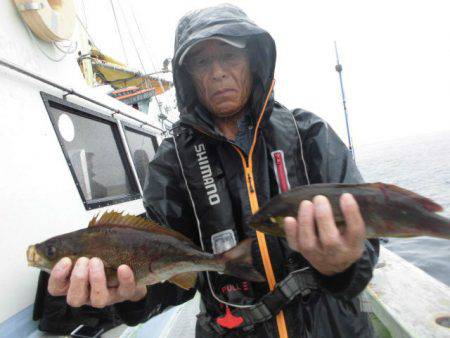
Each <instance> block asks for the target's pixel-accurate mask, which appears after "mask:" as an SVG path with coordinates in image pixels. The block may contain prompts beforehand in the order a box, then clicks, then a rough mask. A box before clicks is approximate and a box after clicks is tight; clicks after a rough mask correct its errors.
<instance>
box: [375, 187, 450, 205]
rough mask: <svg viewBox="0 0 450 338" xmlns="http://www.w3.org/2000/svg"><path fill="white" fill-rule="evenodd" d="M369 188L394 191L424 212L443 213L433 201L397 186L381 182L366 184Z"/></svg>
mask: <svg viewBox="0 0 450 338" xmlns="http://www.w3.org/2000/svg"><path fill="white" fill-rule="evenodd" d="M368 185H369V186H373V187H374V188H377V189H380V190H382V191H383V190H392V191H395V192H397V193H399V194H402V195H405V196H407V197H409V198H412V199H413V200H415V201H416V202H417V203H419V204H420V205H422V206H423V207H424V208H425V209H426V210H428V211H431V212H439V211H443V210H444V209H443V208H442V206H440V205H439V204H437V203H436V202H434V201H433V200H431V199H429V198H427V197H425V196H422V195H419V194H417V193H415V192H414V191H411V190H407V189H404V188H401V187H399V186H396V185H394V184H386V183H382V182H377V183H370V184H368Z"/></svg>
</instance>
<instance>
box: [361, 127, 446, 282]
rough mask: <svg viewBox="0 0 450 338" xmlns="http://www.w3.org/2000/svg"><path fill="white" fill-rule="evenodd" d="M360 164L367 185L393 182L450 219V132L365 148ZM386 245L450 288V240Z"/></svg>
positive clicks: (395, 240) (410, 240) (394, 241)
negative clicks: (433, 204)
mask: <svg viewBox="0 0 450 338" xmlns="http://www.w3.org/2000/svg"><path fill="white" fill-rule="evenodd" d="M356 163H357V165H358V167H359V169H360V171H361V173H362V175H363V177H364V180H365V181H366V182H378V181H380V182H384V183H393V184H396V185H399V186H401V187H403V188H406V189H409V190H412V191H415V192H417V193H419V194H421V195H424V196H426V197H429V198H431V199H433V200H434V201H435V202H437V203H438V204H440V205H442V207H443V208H444V211H443V212H442V213H441V214H442V215H444V216H446V217H449V218H450V131H447V132H436V133H432V134H418V135H414V136H409V137H406V138H402V139H397V140H394V141H384V142H378V143H373V144H371V145H366V146H364V145H363V146H361V147H358V148H357V149H356ZM384 245H385V247H386V248H388V249H389V250H392V251H393V252H395V253H397V254H398V255H399V256H401V257H403V258H404V259H406V260H407V261H409V262H411V263H413V264H414V265H416V266H417V267H419V268H421V269H422V270H424V271H425V272H427V273H428V274H430V275H431V276H433V277H435V278H436V279H438V280H440V281H441V282H443V283H445V284H447V285H449V286H450V240H446V239H439V238H432V237H415V238H407V239H398V238H388V242H387V243H385V244H384Z"/></svg>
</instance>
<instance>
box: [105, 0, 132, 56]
mask: <svg viewBox="0 0 450 338" xmlns="http://www.w3.org/2000/svg"><path fill="white" fill-rule="evenodd" d="M109 2H110V3H111V8H112V11H113V14H114V21H115V22H116V27H117V32H118V33H119V37H120V43H121V44H122V50H123V55H124V56H125V62H126V64H128V57H127V52H126V50H125V45H124V43H123V39H122V33H121V32H120V27H119V22H118V21H117V16H116V10H115V9H114V4H113V0H109Z"/></svg>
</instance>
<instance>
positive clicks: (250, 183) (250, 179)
mask: <svg viewBox="0 0 450 338" xmlns="http://www.w3.org/2000/svg"><path fill="white" fill-rule="evenodd" d="M247 178H248V186H249V187H250V192H251V193H254V192H255V189H254V188H253V183H252V176H251V175H250V173H248V174H247Z"/></svg>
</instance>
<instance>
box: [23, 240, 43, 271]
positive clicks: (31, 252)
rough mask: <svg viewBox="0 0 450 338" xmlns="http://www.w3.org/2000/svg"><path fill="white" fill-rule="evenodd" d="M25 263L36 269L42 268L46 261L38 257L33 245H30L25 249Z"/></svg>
mask: <svg viewBox="0 0 450 338" xmlns="http://www.w3.org/2000/svg"><path fill="white" fill-rule="evenodd" d="M27 261H28V266H34V267H37V268H42V267H44V266H45V265H46V264H45V262H46V260H45V259H44V258H43V257H42V256H41V255H39V253H38V252H37V250H36V246H35V245H30V246H29V247H28V249H27Z"/></svg>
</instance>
